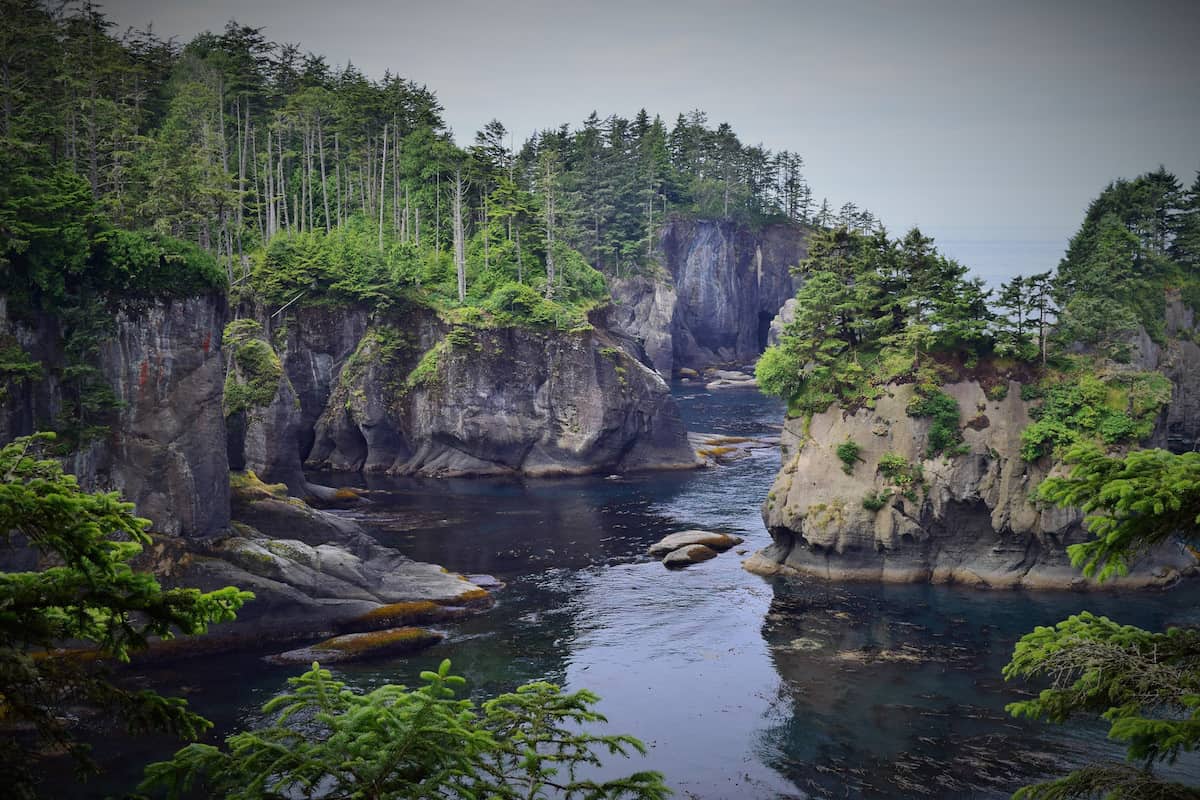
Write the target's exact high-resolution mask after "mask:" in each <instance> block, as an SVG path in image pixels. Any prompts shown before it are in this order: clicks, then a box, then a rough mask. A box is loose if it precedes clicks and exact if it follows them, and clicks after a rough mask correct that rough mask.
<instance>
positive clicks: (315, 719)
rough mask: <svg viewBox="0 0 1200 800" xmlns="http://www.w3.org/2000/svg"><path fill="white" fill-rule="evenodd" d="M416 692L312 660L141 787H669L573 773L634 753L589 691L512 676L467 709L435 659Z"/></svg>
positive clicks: (364, 792) (617, 793)
mask: <svg viewBox="0 0 1200 800" xmlns="http://www.w3.org/2000/svg"><path fill="white" fill-rule="evenodd" d="M421 679H422V681H424V685H423V686H421V687H420V688H418V689H415V690H411V691H410V690H408V689H407V688H406V687H404V686H396V685H385V686H381V687H379V688H378V689H375V690H373V691H371V692H370V693H368V694H358V693H356V692H353V691H350V690H349V689H347V688H346V685H345V684H344V683H342V682H341V681H335V680H333V677H332V676H331V675H330V673H329V672H328V671H327V670H323V669H321V668H320V666H319V665H317V664H313V667H312V669H311V670H310V671H309V672H307V673H305V674H304V675H301V676H300V677H298V678H291V679H289V681H288V682H289V683H290V684H291V686H292V689H291V691H289V692H287V693H285V694H282V695H280V696H278V697H276V698H274V699H273V700H271V701H270V702H269V703H267V704H266V705H265V706H264V707H263V712H264V714H266V715H268V717H269V718H270V719H271V722H270V723H268V724H267V725H265V726H263V727H260V728H257V729H255V730H251V731H246V732H244V733H238V734H234V735H233V736H230V737H228V738H227V739H226V741H225V745H226V749H221V748H218V747H213V746H211V745H206V744H192V745H189V746H188V747H185V748H184V749H182V750H180V751H179V752H178V753H176V754H175V757H174V759H172V760H171V761H167V762H162V763H158V764H152V765H151V766H150V767H148V768H147V770H146V780H145V782H144V783H143V784H142V786H141V790H142V791H151V790H166V793H167V797H169V798H178V797H182V796H185V794H186V793H187V792H189V791H190V790H192V789H193V788H202V789H203V790H204V792H205V794H206V796H210V797H228V798H239V799H240V800H268V799H269V798H277V797H296V798H317V797H361V798H373V799H375V800H402V799H403V798H410V797H436V798H450V797H489V798H497V800H518V798H522V799H524V800H537V798H549V797H555V798H579V799H580V800H583V799H584V798H588V799H590V800H603V798H630V799H631V800H632V799H639V798H640V799H644V800H655V799H657V798H665V797H666V796H667V795H668V794H670V792H669V791H668V789H667V787H666V786H665V785H664V784H663V781H662V776H661V775H660V774H659V773H657V772H636V773H633V774H632V775H629V776H627V777H622V778H616V779H613V780H606V781H599V780H593V779H589V778H586V777H583V776H581V775H580V774H579V773H580V769H581V768H586V767H591V766H599V765H600V764H601V755H602V754H603V753H607V754H608V755H620V756H627V755H629V754H630V753H632V752H636V753H641V754H644V753H645V752H646V750H645V747H644V746H643V745H642V743H641V742H639V741H638V740H637V739H634V738H633V737H631V736H619V735H618V736H614V735H596V734H593V733H590V732H588V731H587V730H586V728H585V726H588V725H591V724H594V723H598V722H599V723H602V722H605V721H606V720H605V719H604V717H603V716H601V715H600V714H598V713H597V712H596V711H594V710H593V708H592V707H593V706H594V705H595V703H596V701H597V699H598V698H597V697H596V696H595V695H593V694H591V693H590V692H587V691H580V692H575V693H572V694H565V693H563V692H562V691H561V690H560V689H559V687H557V686H555V685H553V684H549V683H545V682H539V683H532V684H528V685H526V686H522V687H520V688H519V689H517V691H516V692H515V693H510V694H504V695H501V696H499V697H496V698H494V699H492V700H488V701H486V702H485V703H483V704H482V707H476V706H475V705H474V704H473V703H471V702H470V701H468V700H458V699H455V695H456V692H457V691H458V690H461V688H462V687H463V685H464V684H465V683H466V682H465V681H464V680H463V679H462V678H461V677H458V676H456V675H451V674H450V662H449V661H443V662H442V664H441V666H440V667H439V668H438V670H437V671H436V672H422V673H421Z"/></svg>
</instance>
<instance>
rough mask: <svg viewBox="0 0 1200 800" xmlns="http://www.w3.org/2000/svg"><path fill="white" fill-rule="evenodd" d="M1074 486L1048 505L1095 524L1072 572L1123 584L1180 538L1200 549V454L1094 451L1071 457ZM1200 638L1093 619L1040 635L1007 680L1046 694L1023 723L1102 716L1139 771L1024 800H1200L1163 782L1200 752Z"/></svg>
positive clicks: (1115, 769)
mask: <svg viewBox="0 0 1200 800" xmlns="http://www.w3.org/2000/svg"><path fill="white" fill-rule="evenodd" d="M1066 458H1067V461H1068V463H1071V464H1074V468H1073V469H1072V471H1071V474H1070V475H1069V476H1067V477H1052V478H1047V479H1046V480H1045V481H1043V482H1042V484H1041V486H1039V487H1038V496H1039V498H1041V499H1042V500H1046V501H1050V502H1053V503H1054V504H1056V505H1059V506H1062V507H1066V508H1081V509H1083V511H1084V513H1085V514H1086V515H1087V516H1086V518H1085V520H1084V524H1085V525H1086V526H1087V529H1088V533H1089V534H1090V537H1091V538H1090V539H1089V540H1088V541H1086V542H1083V543H1081V544H1076V545H1073V546H1072V547H1071V548H1069V552H1070V554H1071V560H1072V563H1073V564H1075V566H1076V567H1080V568H1082V569H1083V572H1084V574H1085V575H1088V576H1094V577H1096V578H1098V579H1099V580H1101V581H1103V580H1106V579H1108V578H1111V577H1113V576H1114V575H1123V574H1125V573H1126V571H1127V569H1128V563H1129V560H1130V559H1132V558H1135V557H1137V556H1139V555H1140V554H1142V553H1144V552H1145V551H1146V550H1147V549H1148V548H1151V547H1153V546H1155V545H1160V544H1162V543H1164V542H1166V541H1167V540H1169V539H1171V538H1172V537H1174V536H1182V537H1183V538H1185V539H1186V540H1189V541H1191V542H1193V543H1194V542H1195V541H1196V539H1197V538H1198V537H1200V453H1185V454H1183V455H1173V454H1171V453H1168V452H1166V451H1164V450H1137V451H1134V452H1132V453H1129V454H1128V455H1126V456H1124V457H1120V458H1117V457H1112V456H1108V455H1105V454H1104V453H1103V452H1102V451H1101V450H1100V448H1099V447H1097V446H1095V445H1091V444H1088V445H1079V446H1076V447H1075V448H1073V449H1072V450H1070V451H1069V452H1068V453H1067V456H1066ZM1198 665H1200V631H1196V630H1190V629H1189V630H1184V629H1179V628H1171V629H1168V630H1167V631H1165V632H1162V633H1155V632H1150V631H1145V630H1141V629H1139V628H1135V627H1132V626H1128V625H1119V624H1117V623H1115V622H1113V621H1112V620H1109V619H1107V618H1105V617H1097V616H1094V615H1093V614H1090V613H1088V612H1083V613H1081V614H1079V615H1076V616H1073V617H1070V618H1069V619H1067V620H1064V621H1063V622H1060V623H1058V624H1057V625H1055V626H1054V627H1039V628H1036V629H1035V630H1034V631H1033V632H1032V633H1028V634H1026V635H1025V636H1024V637H1022V638H1021V640H1020V641H1019V642H1018V643H1017V646H1016V648H1015V650H1014V652H1013V657H1012V660H1011V662H1010V663H1009V664H1008V666H1007V667H1005V670H1004V676H1005V678H1006V679H1013V678H1042V679H1046V680H1048V682H1049V687H1048V688H1045V689H1043V690H1042V691H1041V692H1040V693H1039V694H1038V695H1037V697H1036V698H1035V699H1032V700H1025V701H1021V702H1017V703H1012V704H1010V705H1009V706H1008V710H1009V711H1010V712H1011V713H1012V714H1013V715H1015V716H1026V717H1030V718H1033V719H1044V720H1047V721H1049V722H1055V723H1064V722H1068V721H1069V720H1071V719H1073V718H1074V717H1076V716H1077V715H1080V714H1086V715H1090V714H1098V715H1100V716H1101V717H1102V718H1104V719H1105V720H1106V721H1107V722H1108V724H1109V738H1110V739H1113V740H1115V741H1118V742H1122V743H1124V744H1125V746H1126V752H1127V755H1128V758H1129V760H1130V761H1131V762H1136V766H1135V765H1133V764H1130V765H1119V764H1118V765H1111V764H1097V765H1091V766H1086V767H1083V768H1082V769H1078V770H1075V771H1074V772H1071V773H1070V774H1068V775H1066V776H1063V777H1061V778H1058V779H1055V780H1052V781H1048V782H1045V783H1041V784H1036V785H1033V786H1029V787H1026V788H1024V789H1022V790H1021V791H1019V792H1018V793H1017V795H1016V796H1017V797H1020V798H1029V800H1058V798H1075V797H1079V798H1089V797H1100V796H1103V797H1113V798H1129V800H1133V799H1134V798H1143V797H1164V798H1165V797H1171V798H1175V797H1180V798H1183V797H1188V798H1194V797H1197V796H1198V795H1200V790H1197V789H1196V788H1192V787H1188V786H1183V785H1180V784H1177V783H1173V782H1170V781H1164V780H1163V779H1162V778H1160V777H1159V776H1158V775H1156V774H1155V772H1154V769H1153V767H1154V765H1155V764H1157V763H1159V762H1164V761H1166V762H1171V761H1174V760H1175V759H1176V758H1178V757H1179V756H1180V755H1182V754H1184V753H1190V752H1193V751H1195V750H1196V749H1197V747H1198V746H1200V666H1198Z"/></svg>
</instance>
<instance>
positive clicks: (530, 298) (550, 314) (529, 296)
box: [483, 283, 562, 327]
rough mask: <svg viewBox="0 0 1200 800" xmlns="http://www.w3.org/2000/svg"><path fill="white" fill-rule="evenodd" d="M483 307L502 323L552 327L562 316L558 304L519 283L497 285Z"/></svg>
mask: <svg viewBox="0 0 1200 800" xmlns="http://www.w3.org/2000/svg"><path fill="white" fill-rule="evenodd" d="M483 308H484V309H485V310H487V311H489V312H491V313H492V314H494V315H495V316H496V318H497V319H498V320H499V321H500V322H501V323H504V324H518V325H519V324H525V325H533V326H536V327H553V326H555V325H556V324H557V322H558V320H559V318H560V317H561V316H562V309H561V307H560V306H558V305H557V304H556V303H554V302H552V301H550V300H547V299H546V298H545V297H543V296H542V295H541V294H539V293H538V292H537V291H535V290H534V289H533V288H532V287H529V286H526V285H524V284H521V283H506V284H504V285H503V286H499V287H497V288H496V290H495V291H493V292H492V293H491V295H489V296H488V298H487V300H485V301H484V302H483Z"/></svg>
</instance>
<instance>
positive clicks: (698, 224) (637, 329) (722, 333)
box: [612, 218, 807, 376]
mask: <svg viewBox="0 0 1200 800" xmlns="http://www.w3.org/2000/svg"><path fill="white" fill-rule="evenodd" d="M806 242H807V234H806V231H805V229H804V228H802V227H801V226H799V225H795V224H791V223H781V224H773V225H767V226H765V227H763V228H760V229H756V228H750V227H747V226H744V225H739V224H735V223H732V222H728V221H714V220H691V219H680V218H677V219H674V220H672V221H671V222H669V223H668V224H667V225H666V226H664V228H663V231H662V233H661V236H660V238H659V243H658V257H659V261H660V263H661V265H662V267H663V274H662V275H661V276H659V277H658V278H649V277H633V278H627V279H617V280H614V281H613V282H612V283H613V286H612V289H613V297H614V299H615V304H616V306H617V309H618V311H617V313H616V317H615V318H614V322H615V323H616V325H617V326H619V327H620V328H621V329H622V330H624V331H627V332H628V333H630V334H631V335H633V336H635V337H637V338H639V339H641V340H642V341H643V342H644V344H645V347H646V352H647V353H648V354H649V356H650V359H651V361H652V363H653V364H654V366H655V368H656V369H657V370H658V371H659V372H660V373H662V374H663V375H667V376H669V375H671V374H672V373H673V372H674V371H675V370H678V369H680V368H685V367H686V368H693V369H694V368H703V367H706V366H709V365H712V364H721V363H730V362H746V361H750V360H753V359H754V358H756V357H757V356H758V355H759V354H760V353H761V352H762V351H763V349H764V347H765V346H766V344H767V334H768V329H769V326H770V322H771V320H772V319H773V318H774V317H775V315H776V313H778V311H779V309H780V308H781V307H782V306H783V304H784V302H786V301H787V300H788V298H790V297H792V296H793V295H794V294H795V285H794V283H793V279H792V275H791V271H790V269H791V267H794V266H795V265H796V264H798V263H799V262H800V261H801V260H802V259H803V258H805V256H806V255H807V245H806Z"/></svg>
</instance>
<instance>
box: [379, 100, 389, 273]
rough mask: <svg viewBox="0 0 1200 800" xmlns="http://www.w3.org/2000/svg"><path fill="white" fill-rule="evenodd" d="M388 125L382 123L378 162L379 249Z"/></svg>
mask: <svg viewBox="0 0 1200 800" xmlns="http://www.w3.org/2000/svg"><path fill="white" fill-rule="evenodd" d="M387 146H388V126H387V123H386V122H385V123H383V160H382V161H381V162H380V164H379V249H380V250H383V207H384V205H385V203H384V202H383V181H384V178H386V177H387V150H388V148H387Z"/></svg>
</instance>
